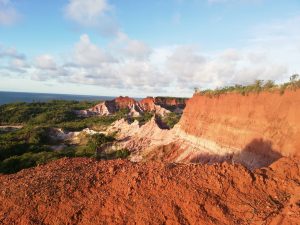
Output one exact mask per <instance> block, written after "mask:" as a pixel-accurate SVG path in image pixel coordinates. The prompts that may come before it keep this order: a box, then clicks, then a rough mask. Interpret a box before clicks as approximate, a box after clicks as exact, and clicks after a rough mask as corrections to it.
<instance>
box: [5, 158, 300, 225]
mask: <svg viewBox="0 0 300 225" xmlns="http://www.w3.org/2000/svg"><path fill="white" fill-rule="evenodd" d="M299 223H300V163H299V160H296V159H289V158H281V159H279V160H278V161H276V162H275V163H273V164H272V165H271V166H270V167H268V168H261V169H257V170H255V171H253V172H251V171H249V170H247V169H246V168H245V167H243V166H241V165H237V164H235V165H232V164H228V163H222V164H214V165H200V164H168V163H159V162H147V163H133V162H129V161H127V160H114V161H96V160H92V159H85V158H74V159H61V160H58V161H53V162H51V163H49V164H47V165H43V166H39V167H36V168H32V169H27V170H23V171H20V172H19V173H17V174H13V175H0V224H299Z"/></svg>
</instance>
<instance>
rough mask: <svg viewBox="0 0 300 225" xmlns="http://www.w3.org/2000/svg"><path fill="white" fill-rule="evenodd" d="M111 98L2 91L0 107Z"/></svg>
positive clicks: (0, 93) (108, 98)
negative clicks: (19, 103) (27, 103)
mask: <svg viewBox="0 0 300 225" xmlns="http://www.w3.org/2000/svg"><path fill="white" fill-rule="evenodd" d="M113 98H114V97H111V96H93V95H69V94H46V93H27V92H5V91H0V105H3V104H7V103H14V102H47V101H50V100H75V101H103V100H111V99H113Z"/></svg>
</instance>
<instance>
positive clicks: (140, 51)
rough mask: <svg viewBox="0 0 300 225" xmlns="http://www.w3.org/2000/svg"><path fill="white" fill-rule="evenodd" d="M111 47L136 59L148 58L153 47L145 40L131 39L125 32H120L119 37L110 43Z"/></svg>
mask: <svg viewBox="0 0 300 225" xmlns="http://www.w3.org/2000/svg"><path fill="white" fill-rule="evenodd" d="M110 48H112V49H115V51H117V52H118V53H121V54H123V56H124V57H129V58H133V59H136V60H145V59H147V58H148V57H149V56H150V54H151V51H152V49H151V48H150V47H149V46H148V45H147V44H146V43H144V42H142V41H139V40H134V39H130V38H129V37H128V36H127V35H126V34H125V33H123V32H118V34H117V37H116V39H115V40H114V41H112V43H111V44H110Z"/></svg>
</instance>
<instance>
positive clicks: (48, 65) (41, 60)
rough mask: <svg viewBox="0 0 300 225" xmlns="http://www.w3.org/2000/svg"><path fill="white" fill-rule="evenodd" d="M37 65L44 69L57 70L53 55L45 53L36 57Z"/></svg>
mask: <svg viewBox="0 0 300 225" xmlns="http://www.w3.org/2000/svg"><path fill="white" fill-rule="evenodd" d="M35 66H36V67H37V68H39V69H42V70H56V69H57V66H56V62H55V60H54V58H53V56H51V55H48V54H45V55H40V56H38V57H36V59H35Z"/></svg>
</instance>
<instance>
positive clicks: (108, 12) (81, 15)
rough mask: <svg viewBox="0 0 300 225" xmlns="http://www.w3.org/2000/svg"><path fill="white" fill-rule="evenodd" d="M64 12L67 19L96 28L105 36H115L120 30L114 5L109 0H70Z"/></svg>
mask: <svg viewBox="0 0 300 225" xmlns="http://www.w3.org/2000/svg"><path fill="white" fill-rule="evenodd" d="M64 12H65V16H66V18H67V19H69V20H71V21H73V22H75V23H76V24H78V25H80V26H83V27H92V28H95V29H96V30H97V31H98V32H100V33H101V34H103V35H105V36H115V35H117V33H118V32H119V27H118V24H117V22H116V21H115V19H114V16H113V6H111V5H110V4H109V3H108V2H107V0H69V1H68V4H67V5H66V7H65V10H64Z"/></svg>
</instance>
